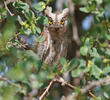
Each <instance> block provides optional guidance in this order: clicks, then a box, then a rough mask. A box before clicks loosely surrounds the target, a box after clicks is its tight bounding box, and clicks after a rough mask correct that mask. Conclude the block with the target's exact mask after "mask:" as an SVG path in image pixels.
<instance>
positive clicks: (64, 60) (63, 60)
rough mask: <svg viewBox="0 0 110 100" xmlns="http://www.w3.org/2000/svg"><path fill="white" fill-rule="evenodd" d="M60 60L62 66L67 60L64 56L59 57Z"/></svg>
mask: <svg viewBox="0 0 110 100" xmlns="http://www.w3.org/2000/svg"><path fill="white" fill-rule="evenodd" d="M60 62H61V64H62V66H64V65H65V64H67V61H66V59H65V58H61V59H60Z"/></svg>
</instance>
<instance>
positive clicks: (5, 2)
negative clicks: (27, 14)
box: [3, 0, 14, 16]
mask: <svg viewBox="0 0 110 100" xmlns="http://www.w3.org/2000/svg"><path fill="white" fill-rule="evenodd" d="M3 2H4V5H5V8H6V9H7V11H8V12H9V14H10V15H11V16H14V14H13V13H12V12H11V11H10V10H9V9H8V7H7V4H6V2H5V0H3Z"/></svg>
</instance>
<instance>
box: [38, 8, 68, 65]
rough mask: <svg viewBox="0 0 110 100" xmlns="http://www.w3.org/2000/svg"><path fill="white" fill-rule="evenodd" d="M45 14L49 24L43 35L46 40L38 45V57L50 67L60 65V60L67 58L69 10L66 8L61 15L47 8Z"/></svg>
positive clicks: (45, 27)
mask: <svg viewBox="0 0 110 100" xmlns="http://www.w3.org/2000/svg"><path fill="white" fill-rule="evenodd" d="M44 13H45V15H46V16H47V17H48V19H49V23H48V24H46V25H45V26H44V28H43V32H42V33H41V36H44V37H45V40H44V41H43V42H40V43H39V44H38V47H37V55H38V56H39V57H40V59H41V60H42V61H43V62H45V63H46V64H48V65H50V66H51V65H53V63H56V64H57V65H60V59H61V58H62V57H66V56H67V48H68V41H67V40H68V32H67V31H68V20H67V18H68V13H69V9H68V8H65V9H64V10H63V11H62V12H61V13H53V12H52V8H51V7H48V6H47V8H46V10H45V11H44Z"/></svg>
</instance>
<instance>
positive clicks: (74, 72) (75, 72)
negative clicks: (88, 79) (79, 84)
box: [71, 68, 82, 77]
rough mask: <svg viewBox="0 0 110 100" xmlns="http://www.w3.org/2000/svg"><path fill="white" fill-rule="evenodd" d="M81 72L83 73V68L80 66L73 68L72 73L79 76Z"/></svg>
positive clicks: (73, 75)
mask: <svg viewBox="0 0 110 100" xmlns="http://www.w3.org/2000/svg"><path fill="white" fill-rule="evenodd" d="M81 73H82V70H81V69H79V68H78V69H75V70H73V71H72V73H71V74H72V77H79V76H80V74H81Z"/></svg>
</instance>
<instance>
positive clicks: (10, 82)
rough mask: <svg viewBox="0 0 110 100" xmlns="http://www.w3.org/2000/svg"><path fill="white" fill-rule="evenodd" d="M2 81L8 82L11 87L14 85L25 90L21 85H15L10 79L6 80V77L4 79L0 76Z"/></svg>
mask: <svg viewBox="0 0 110 100" xmlns="http://www.w3.org/2000/svg"><path fill="white" fill-rule="evenodd" d="M0 79H1V80H4V81H7V82H8V83H9V84H11V85H13V86H15V87H18V88H23V87H22V86H21V85H19V84H15V83H13V82H12V81H10V80H9V79H8V78H5V77H3V76H0Z"/></svg>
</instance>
